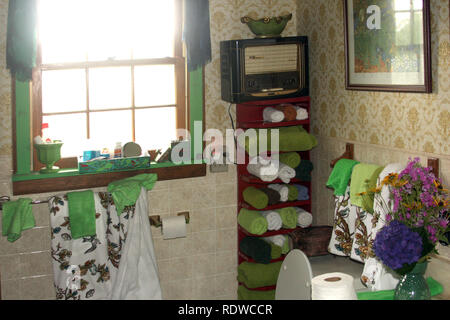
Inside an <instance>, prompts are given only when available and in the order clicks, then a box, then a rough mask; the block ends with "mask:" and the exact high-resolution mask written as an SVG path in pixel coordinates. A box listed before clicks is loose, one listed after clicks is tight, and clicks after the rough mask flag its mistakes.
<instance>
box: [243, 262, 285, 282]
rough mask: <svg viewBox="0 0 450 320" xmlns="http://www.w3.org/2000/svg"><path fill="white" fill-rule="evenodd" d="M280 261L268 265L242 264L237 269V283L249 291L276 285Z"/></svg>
mask: <svg viewBox="0 0 450 320" xmlns="http://www.w3.org/2000/svg"><path fill="white" fill-rule="evenodd" d="M281 264H282V261H277V262H273V263H269V264H262V263H251V262H246V261H244V262H242V263H241V264H240V265H239V267H238V281H239V282H241V283H243V284H245V286H246V287H247V288H249V289H253V288H258V287H267V286H273V285H275V284H276V283H277V280H278V273H279V272H280V268H281Z"/></svg>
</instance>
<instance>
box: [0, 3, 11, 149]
mask: <svg viewBox="0 0 450 320" xmlns="http://www.w3.org/2000/svg"><path fill="white" fill-rule="evenodd" d="M7 16H8V1H7V0H0V156H2V155H8V156H9V155H11V152H12V149H11V148H12V147H11V146H12V139H11V133H12V132H11V77H10V76H9V71H8V70H6V23H7Z"/></svg>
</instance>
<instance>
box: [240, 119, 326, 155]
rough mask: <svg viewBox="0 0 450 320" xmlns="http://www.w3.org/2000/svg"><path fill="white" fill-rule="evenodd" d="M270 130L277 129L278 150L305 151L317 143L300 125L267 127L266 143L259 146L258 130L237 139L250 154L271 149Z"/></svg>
mask: <svg viewBox="0 0 450 320" xmlns="http://www.w3.org/2000/svg"><path fill="white" fill-rule="evenodd" d="M272 130H279V145H278V146H279V151H282V152H291V151H307V150H311V149H312V148H314V147H315V146H316V145H317V139H316V137H314V136H313V135H312V134H309V133H308V132H307V131H306V130H305V129H304V128H303V127H302V126H290V127H280V128H274V129H267V144H266V145H263V146H259V135H260V132H259V130H256V135H254V136H251V135H249V136H248V137H245V140H244V139H238V143H240V144H241V146H242V144H244V145H243V146H244V147H245V150H246V151H247V153H249V154H250V156H255V155H257V154H258V153H262V152H266V151H268V150H272V141H271V140H272ZM242 140H244V141H245V142H244V141H242ZM260 147H261V148H260Z"/></svg>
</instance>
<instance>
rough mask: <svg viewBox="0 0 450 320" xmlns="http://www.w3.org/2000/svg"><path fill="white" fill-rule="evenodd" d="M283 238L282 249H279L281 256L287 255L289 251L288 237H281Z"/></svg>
mask: <svg viewBox="0 0 450 320" xmlns="http://www.w3.org/2000/svg"><path fill="white" fill-rule="evenodd" d="M283 236H284V237H285V241H284V243H283V247H282V248H281V253H282V254H287V253H288V252H289V250H290V248H289V236H288V235H286V234H285V235H283Z"/></svg>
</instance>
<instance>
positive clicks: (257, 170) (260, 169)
mask: <svg viewBox="0 0 450 320" xmlns="http://www.w3.org/2000/svg"><path fill="white" fill-rule="evenodd" d="M247 171H248V172H249V173H250V174H252V175H254V176H256V177H258V178H260V179H261V180H262V181H266V182H270V181H273V180H275V179H276V178H278V166H277V165H275V163H274V162H272V161H269V160H267V159H264V158H262V157H255V158H253V159H252V160H251V161H250V163H249V164H248V165H247ZM294 172H295V171H294Z"/></svg>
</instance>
